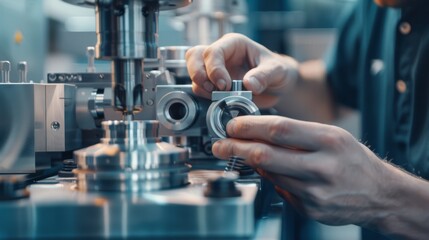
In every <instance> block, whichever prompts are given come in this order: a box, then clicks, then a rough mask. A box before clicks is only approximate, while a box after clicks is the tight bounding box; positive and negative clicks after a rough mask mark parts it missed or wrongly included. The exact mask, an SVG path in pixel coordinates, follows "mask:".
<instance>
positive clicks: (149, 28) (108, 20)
mask: <svg viewBox="0 0 429 240" xmlns="http://www.w3.org/2000/svg"><path fill="white" fill-rule="evenodd" d="M158 11H159V5H158V2H157V1H141V0H129V1H126V2H125V1H97V2H96V7H95V13H96V26H97V29H96V34H97V44H96V47H95V51H96V57H97V58H100V59H107V60H111V59H113V58H120V59H137V58H138V59H142V58H149V59H156V58H157V57H158V56H157V51H158V49H157V47H158V32H157V31H158V28H157V26H158Z"/></svg>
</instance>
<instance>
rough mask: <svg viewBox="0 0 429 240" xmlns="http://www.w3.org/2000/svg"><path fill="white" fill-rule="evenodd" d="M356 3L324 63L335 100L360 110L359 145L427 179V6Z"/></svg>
mask: <svg viewBox="0 0 429 240" xmlns="http://www.w3.org/2000/svg"><path fill="white" fill-rule="evenodd" d="M419 1H420V2H421V3H419V4H416V5H414V6H410V7H407V8H403V9H394V8H380V7H378V6H377V5H376V4H375V3H373V1H372V0H361V1H358V2H357V4H356V6H355V8H354V9H353V11H352V12H351V13H350V14H349V15H348V17H347V19H346V20H345V21H344V22H343V24H342V26H341V28H340V31H339V37H338V42H337V45H336V47H335V48H334V49H333V51H332V52H331V54H330V55H329V57H328V59H327V70H328V83H329V85H330V87H331V89H332V92H333V94H334V97H335V99H336V100H337V101H338V102H339V103H342V104H344V105H346V106H349V107H352V108H355V109H358V110H360V112H361V117H362V142H364V143H365V144H366V145H367V146H369V147H370V148H371V149H372V150H373V151H374V152H375V153H377V154H378V155H379V156H380V157H382V158H386V159H388V160H391V161H392V162H393V163H395V164H396V165H399V166H400V167H402V168H404V169H405V170H407V171H409V172H412V173H414V174H416V175H419V176H422V177H424V178H426V179H429V1H427V0H419Z"/></svg>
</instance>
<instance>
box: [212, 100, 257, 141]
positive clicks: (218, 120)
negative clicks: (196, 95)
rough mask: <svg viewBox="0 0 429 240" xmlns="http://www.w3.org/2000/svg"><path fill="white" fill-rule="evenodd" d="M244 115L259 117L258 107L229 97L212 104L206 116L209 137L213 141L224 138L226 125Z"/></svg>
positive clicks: (248, 101)
mask: <svg viewBox="0 0 429 240" xmlns="http://www.w3.org/2000/svg"><path fill="white" fill-rule="evenodd" d="M212 94H213V95H214V94H216V92H213V93H212ZM244 115H260V113H259V109H258V107H257V106H256V105H255V103H253V102H252V101H251V100H249V99H248V98H245V97H243V96H229V97H225V98H223V99H221V100H219V101H215V102H213V103H212V104H211V105H210V107H209V109H208V111H207V115H206V121H207V128H208V130H209V135H210V136H212V138H214V139H220V138H226V137H227V134H226V125H227V123H228V122H229V121H230V120H231V119H233V118H235V117H238V116H244Z"/></svg>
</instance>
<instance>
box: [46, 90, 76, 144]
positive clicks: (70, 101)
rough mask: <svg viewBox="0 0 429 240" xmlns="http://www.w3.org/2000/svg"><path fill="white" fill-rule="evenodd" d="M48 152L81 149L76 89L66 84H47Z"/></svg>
mask: <svg viewBox="0 0 429 240" xmlns="http://www.w3.org/2000/svg"><path fill="white" fill-rule="evenodd" d="M43 86H44V87H45V89H46V92H45V99H46V103H45V105H46V107H45V111H44V112H42V114H46V138H45V139H38V141H45V142H46V151H47V152H62V151H66V150H74V149H76V148H78V147H80V146H81V145H80V131H77V123H76V108H75V106H76V105H75V102H76V101H75V99H76V88H75V87H74V86H73V85H66V84H45V85H43Z"/></svg>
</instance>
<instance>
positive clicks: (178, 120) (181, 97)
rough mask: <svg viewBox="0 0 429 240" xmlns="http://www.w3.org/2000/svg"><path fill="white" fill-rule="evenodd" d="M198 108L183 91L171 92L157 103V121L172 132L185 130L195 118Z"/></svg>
mask: <svg viewBox="0 0 429 240" xmlns="http://www.w3.org/2000/svg"><path fill="white" fill-rule="evenodd" d="M197 110H198V106H197V103H196V102H195V100H194V99H193V98H192V97H191V96H190V95H188V94H187V93H185V92H183V91H173V92H169V93H168V94H166V95H164V96H162V98H161V100H160V101H159V102H158V109H157V116H158V120H159V121H160V123H161V124H162V125H164V126H165V127H166V128H168V129H171V130H173V131H181V130H185V129H187V128H188V127H190V126H191V125H192V123H193V122H194V121H195V120H196V118H197Z"/></svg>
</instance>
